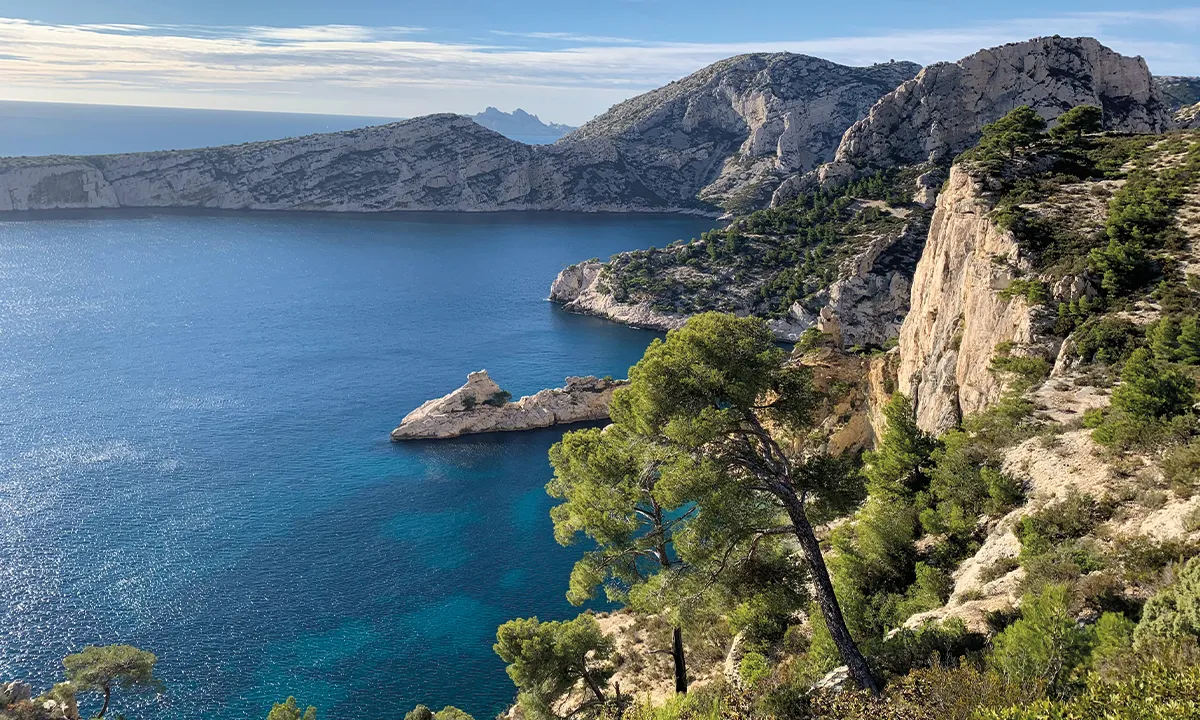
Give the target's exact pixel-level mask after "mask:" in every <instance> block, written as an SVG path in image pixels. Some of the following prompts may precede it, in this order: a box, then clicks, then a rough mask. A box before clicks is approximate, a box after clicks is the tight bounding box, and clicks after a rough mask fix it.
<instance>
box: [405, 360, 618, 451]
mask: <svg viewBox="0 0 1200 720" xmlns="http://www.w3.org/2000/svg"><path fill="white" fill-rule="evenodd" d="M624 384H625V381H624V380H612V379H610V378H596V377H569V378H567V384H566V385H565V386H564V387H560V388H551V389H548V390H542V391H541V392H538V393H535V394H533V395H527V396H525V397H523V398H521V399H520V400H516V401H513V400H512V399H511V398H512V395H511V394H510V393H508V392H507V391H505V390H503V389H501V387H500V386H499V385H497V384H496V382H495V381H494V380H492V378H491V377H490V376H489V375H488V372H487V370H480V371H479V372H473V373H471V374H470V375H468V376H467V383H466V384H465V385H463V386H462V387H460V388H458V389H457V390H455V391H454V392H452V393H450V394H448V395H445V396H443V397H440V398H437V399H435V400H430V401H428V402H426V403H425V404H423V405H421V407H419V408H417V409H416V410H413V411H412V412H410V413H409V414H408V415H406V416H405V417H404V420H402V421H401V422H400V426H399V427H397V428H396V429H395V430H393V431H392V442H400V441H402V440H435V439H444V438H453V437H458V436H460V435H474V434H478V433H489V432H508V431H513V430H532V429H534V428H544V427H550V426H551V425H566V424H569V423H578V422H590V421H595V420H604V419H607V418H608V403H609V401H610V400H612V394H613V391H615V390H616V389H617V388H619V387H621V386H622V385H624Z"/></svg>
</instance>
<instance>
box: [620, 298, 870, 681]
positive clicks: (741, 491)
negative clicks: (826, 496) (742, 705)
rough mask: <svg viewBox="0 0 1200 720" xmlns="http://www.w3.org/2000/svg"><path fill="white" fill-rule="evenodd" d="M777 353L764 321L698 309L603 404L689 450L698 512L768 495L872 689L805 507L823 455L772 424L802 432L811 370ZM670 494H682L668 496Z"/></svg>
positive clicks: (854, 670)
mask: <svg viewBox="0 0 1200 720" xmlns="http://www.w3.org/2000/svg"><path fill="white" fill-rule="evenodd" d="M784 360H785V353H784V351H783V350H782V349H780V348H779V347H778V346H777V345H776V344H775V342H774V338H773V336H772V335H771V332H770V331H769V330H768V328H767V326H766V323H764V322H763V321H761V320H758V319H755V318H737V317H734V316H732V315H726V314H721V313H704V314H702V315H697V316H695V317H693V318H691V319H690V320H689V321H688V323H687V324H686V325H685V326H684V327H682V328H680V329H678V330H674V331H672V332H670V333H669V334H668V335H667V338H666V340H665V341H660V340H656V341H655V342H654V343H652V344H651V346H650V347H649V348H648V349H647V350H646V354H645V355H644V356H643V357H642V359H641V360H640V361H639V362H638V363H637V365H635V366H634V367H633V368H631V369H630V372H629V380H630V384H629V385H628V386H627V387H625V388H622V389H621V390H618V391H617V393H616V394H615V395H614V398H613V403H612V406H611V413H612V420H613V423H614V424H615V425H616V426H617V429H618V430H619V431H620V432H623V433H628V434H629V435H631V436H640V437H642V438H645V439H646V440H647V441H648V442H651V443H655V444H659V445H664V446H670V447H672V448H674V449H675V450H676V453H675V454H674V458H675V460H674V464H675V467H674V468H673V469H672V472H671V474H672V475H673V476H675V477H679V476H680V473H679V467H678V463H679V460H678V458H679V457H688V458H690V461H691V462H692V463H694V465H695V467H696V468H697V470H698V472H697V476H698V477H703V478H705V481H704V482H694V483H692V484H691V486H690V487H688V488H687V490H688V494H689V495H690V497H688V498H686V499H687V500H689V501H690V502H692V503H695V505H696V507H698V508H700V512H701V513H706V512H709V506H711V508H712V510H713V512H715V513H716V514H719V515H729V514H730V512H729V508H730V506H731V505H737V504H741V503H745V504H746V505H750V506H753V505H755V504H757V503H760V502H761V501H762V500H763V499H769V500H770V501H771V502H772V503H773V504H775V506H776V507H777V508H778V510H779V512H780V515H781V517H782V518H784V522H785V523H786V527H787V529H788V530H790V532H791V534H794V535H795V537H796V539H797V541H799V544H800V548H801V550H802V552H803V554H804V557H805V559H806V560H807V563H808V566H809V570H810V572H811V574H812V581H813V586H814V588H813V589H814V594H815V598H816V601H817V605H818V607H820V609H821V614H822V616H823V617H824V620H825V624H826V626H827V627H828V628H829V633H830V635H831V636H832V639H833V642H834V643H835V644H836V646H837V649H838V652H839V653H840V655H841V657H842V660H843V662H845V664H846V666H847V667H848V668H849V671H850V674H851V676H852V677H853V678H854V680H855V681H856V682H857V683H858V684H859V686H861V687H863V688H865V689H869V690H871V691H873V692H878V686H877V685H876V683H875V679H874V677H873V676H872V675H871V671H870V668H869V667H868V666H867V662H866V660H865V659H864V658H863V655H862V653H861V652H860V651H859V649H858V646H857V645H856V644H855V642H854V638H853V637H852V636H851V635H850V631H849V630H848V629H847V627H846V621H845V620H844V618H843V617H842V611H841V608H840V607H839V606H838V601H837V597H836V595H835V594H834V590H833V583H832V582H831V581H830V579H829V571H828V569H827V568H826V566H825V560H824V558H823V557H822V555H821V547H820V544H819V543H818V542H817V538H816V535H815V534H814V533H813V527H812V523H811V522H810V521H809V517H808V514H807V511H806V506H807V504H808V502H809V500H810V499H811V498H810V492H811V491H812V490H813V489H814V482H813V478H814V477H815V476H816V475H818V474H819V473H815V472H814V468H815V467H816V466H822V465H823V462H822V461H823V460H824V459H823V458H821V457H817V458H811V459H808V460H804V459H797V458H793V457H791V456H790V455H789V454H788V453H786V452H785V451H784V450H783V448H782V447H781V446H780V444H779V442H778V441H777V440H776V436H775V435H774V434H773V433H774V432H776V431H781V432H787V433H791V434H794V435H802V434H803V433H804V432H806V431H807V430H808V429H810V427H811V415H812V412H813V409H814V407H815V405H816V402H817V400H818V395H817V393H816V392H815V391H814V390H813V387H812V382H811V375H810V373H808V372H807V371H806V370H805V369H804V368H800V367H790V366H786V365H785V364H784ZM676 499H677V501H678V500H680V499H683V498H676Z"/></svg>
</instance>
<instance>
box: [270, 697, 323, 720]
mask: <svg viewBox="0 0 1200 720" xmlns="http://www.w3.org/2000/svg"><path fill="white" fill-rule="evenodd" d="M267 720H317V709H316V708H315V707H313V706H312V705H309V706H308V707H307V708H306V709H305V710H304V711H303V712H301V710H300V706H299V705H297V704H296V698H294V697H292V696H290V695H289V696H288V699H287V700H284V701H283V702H281V703H275V705H274V706H272V707H271V712H269V713H267Z"/></svg>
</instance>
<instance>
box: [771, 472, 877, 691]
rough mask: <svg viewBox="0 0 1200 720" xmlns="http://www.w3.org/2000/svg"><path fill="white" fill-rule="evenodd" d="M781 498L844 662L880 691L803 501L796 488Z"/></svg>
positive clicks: (868, 685)
mask: <svg viewBox="0 0 1200 720" xmlns="http://www.w3.org/2000/svg"><path fill="white" fill-rule="evenodd" d="M780 499H781V500H782V501H783V504H784V505H785V506H786V507H787V511H788V517H790V518H791V520H792V525H793V526H794V527H795V529H796V539H797V540H799V541H800V549H801V550H803V551H804V557H805V559H806V560H808V567H809V569H810V570H811V571H812V576H813V585H814V586H815V589H816V596H817V598H816V600H817V605H818V606H819V607H820V608H821V615H823V616H824V617H825V625H826V626H827V627H828V628H829V635H830V637H832V638H833V644H834V645H836V646H837V649H838V653H840V654H841V656H842V662H844V663H846V667H847V668H849V670H850V677H852V678H854V681H855V682H857V683H858V686H859V687H861V688H863V689H864V690H870V691H871V692H872V693H874V694H876V695H878V694H879V686H878V685H877V684H876V683H875V678H874V676H872V675H871V668H870V667H868V665H867V660H866V658H864V657H863V655H862V653H861V652H860V651H859V649H858V645H856V644H855V642H854V638H853V637H852V636H851V635H850V630H849V629H848V628H847V627H846V620H845V618H843V617H842V609H841V608H840V607H839V606H838V602H837V595H835V594H834V592H833V582H832V581H831V580H830V579H829V570H828V569H827V568H826V567H825V558H824V557H822V555H821V544H820V543H819V542H817V536H816V534H814V533H813V529H812V524H811V523H809V521H808V515H807V514H805V512H804V504H803V503H802V502H801V501H800V498H799V497H797V496H796V494H795V493H794V492H793V493H786V494H783V495H781V496H780Z"/></svg>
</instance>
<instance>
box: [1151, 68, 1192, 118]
mask: <svg viewBox="0 0 1200 720" xmlns="http://www.w3.org/2000/svg"><path fill="white" fill-rule="evenodd" d="M1154 82H1155V84H1156V85H1158V89H1159V91H1160V92H1161V93H1162V96H1163V99H1164V100H1166V101H1167V104H1168V105H1169V106H1170V108H1171V109H1172V110H1178V109H1180V108H1183V107H1187V106H1188V105H1195V104H1196V103H1198V102H1200V77H1182V76H1179V75H1157V76H1155V78H1154Z"/></svg>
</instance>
